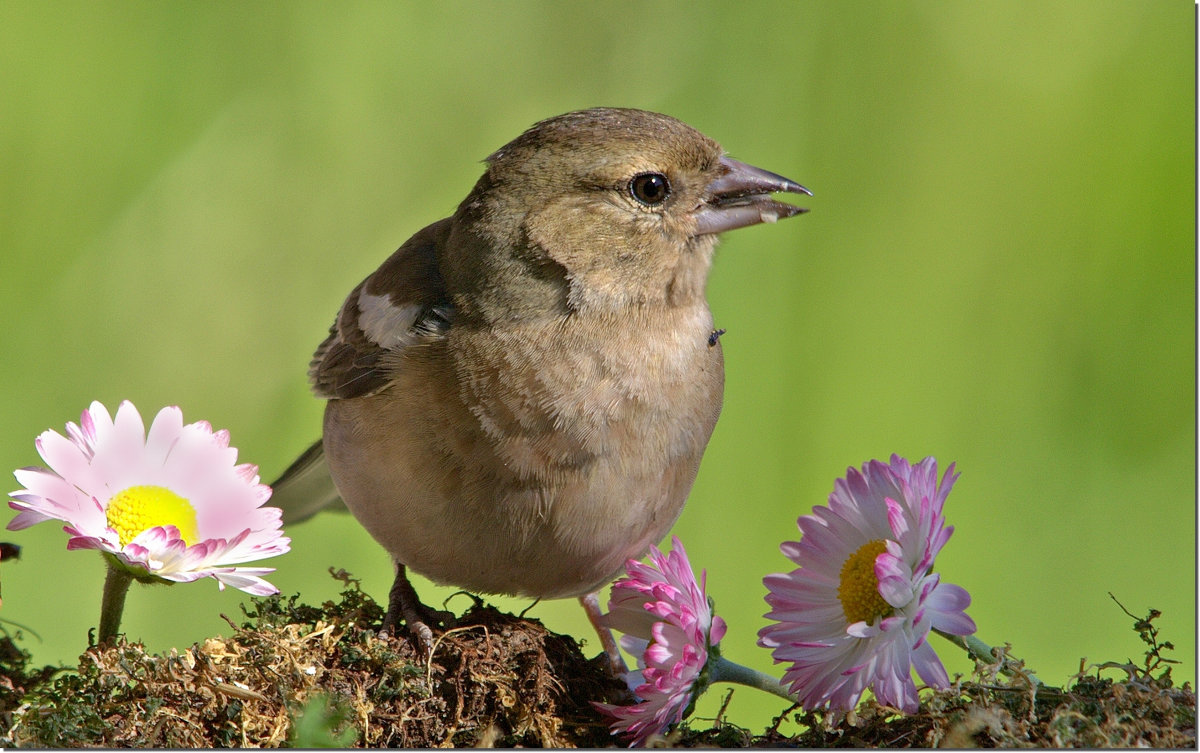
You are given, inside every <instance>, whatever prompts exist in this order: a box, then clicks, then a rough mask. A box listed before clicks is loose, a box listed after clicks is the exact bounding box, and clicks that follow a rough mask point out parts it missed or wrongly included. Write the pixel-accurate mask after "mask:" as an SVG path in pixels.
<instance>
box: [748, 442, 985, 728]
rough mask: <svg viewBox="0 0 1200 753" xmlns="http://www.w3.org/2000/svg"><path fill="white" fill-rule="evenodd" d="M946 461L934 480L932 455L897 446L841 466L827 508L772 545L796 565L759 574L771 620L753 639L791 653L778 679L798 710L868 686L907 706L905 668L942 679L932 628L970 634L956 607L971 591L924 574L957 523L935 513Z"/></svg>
mask: <svg viewBox="0 0 1200 753" xmlns="http://www.w3.org/2000/svg"><path fill="white" fill-rule="evenodd" d="M953 471H954V465H953V464H951V465H950V467H949V468H947V469H946V472H945V475H944V476H943V477H942V481H941V483H940V484H939V483H938V478H937V461H936V460H934V459H933V458H925V459H924V460H922V461H921V462H920V463H918V464H917V465H916V466H911V465H909V463H908V461H907V460H905V459H903V458H901V457H899V456H897V455H892V458H891V463H890V464H889V465H885V464H884V463H881V462H879V461H878V460H872V461H871V462H869V463H867V464H866V465H864V466H863V469H862V472H861V473H860V472H858V471H857V470H855V469H853V468H850V469H847V474H846V478H845V479H838V481H837V483H836V484H835V485H834V491H833V494H831V495H830V496H829V506H828V507H824V506H817V507H816V508H814V509H813V512H812V514H811V515H803V516H801V517H800V519H799V520H798V523H799V526H800V531H801V533H802V534H803V535H802V536H801V539H800V541H799V542H786V543H784V544H783V545H782V546H781V547H780V548H781V549H782V551H783V553H784V555H786V556H787V557H788V558H789V559H791V560H792V561H793V562H795V563H796V564H797V565H799V568H798V569H796V570H793V571H791V572H790V573H776V574H772V575H768V576H766V577H765V578H764V579H763V582H764V584H765V585H766V586H767V589H768V591H769V593H768V594H767V597H766V599H767V603H768V604H769V605H770V606H771V611H770V612H769V613H768V614H767V615H766V616H767V617H768V618H769V619H773V620H776V621H777V623H776V624H772V625H769V626H767V627H765V628H763V629H762V630H760V631H759V641H758V642H759V645H761V646H763V647H766V648H770V649H772V655H773V656H774V658H775V661H776V662H787V663H789V665H790V666H789V667H788V668H787V670H786V672H785V673H784V676H783V680H784V684H786V685H789V686H790V688H791V691H792V693H793V694H795V696H796V697H797V699H798V700H799V701H800V702H801V703H802V704H803V705H804V706H805V707H806V708H809V709H814V708H818V707H821V706H824V705H828V706H829V707H830V708H831V709H833V710H836V711H849V710H851V709H853V708H854V706H855V705H856V704H857V703H858V701H859V699H860V698H861V697H862V694H863V691H864V690H866V688H868V687H870V688H871V689H872V690H873V691H874V693H875V697H876V699H878V700H879V702H880V703H884V704H887V705H889V706H893V707H895V708H898V709H901V710H903V711H905V712H908V713H912V712H915V711H916V710H917V708H918V700H917V690H916V685H915V684H914V682H913V679H912V669H913V668H915V669H916V670H917V674H918V675H919V676H920V677H921V679H922V680H923V681H924V682H925V683H926V684H928V685H930V686H933V687H939V688H944V687H947V686H948V685H949V682H950V680H949V678H948V677H947V675H946V670H945V667H943V666H942V662H941V660H940V659H938V656H937V654H936V653H935V652H934V650H933V648H932V647H931V646H930V645H929V643H928V642H927V640H926V638H927V637H928V635H929V631H930V629H937V630H940V631H942V632H945V633H949V634H952V635H968V634H970V633H973V632H975V623H974V621H972V620H971V618H970V617H968V616H967V615H966V614H965V613H964V611H963V610H965V609H966V608H967V606H968V605H970V603H971V597H970V595H969V594H968V593H967V592H966V590H965V589H963V588H961V587H959V586H955V585H951V584H949V583H943V582H941V577H940V576H939V575H938V574H936V573H934V572H933V562H934V558H935V557H937V554H938V552H940V551H941V549H942V547H943V546H944V545H945V544H946V541H947V540H948V539H949V538H950V534H951V533H952V532H953V531H954V529H953V527H950V526H946V525H945V518H944V517H943V516H942V506H943V505H944V504H945V501H946V496H947V495H948V494H949V493H950V489H951V488H952V487H953V486H954V481H955V480H956V479H957V478H958V476H957V474H955V473H954V472H953Z"/></svg>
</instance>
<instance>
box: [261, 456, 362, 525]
mask: <svg viewBox="0 0 1200 753" xmlns="http://www.w3.org/2000/svg"><path fill="white" fill-rule="evenodd" d="M271 505H272V506H273V507H278V508H279V509H280V510H283V518H282V520H283V524H284V525H290V524H292V523H299V522H300V521H302V520H308V519H309V518H311V517H312V516H314V515H316V514H317V513H319V512H321V511H322V510H333V511H335V512H349V511H348V510H347V509H346V505H345V503H344V502H342V498H341V495H340V494H338V490H337V487H336V486H334V483H333V476H330V475H329V466H328V465H327V464H326V463H325V448H324V447H323V446H322V444H321V440H319V439H318V440H317V441H316V442H315V443H314V444H313V445H312V446H311V447H309V448H308V449H307V450H305V451H304V454H303V455H301V456H300V457H299V458H297V459H296V462H294V463H292V464H291V465H290V466H289V467H288V469H287V470H286V471H284V472H283V475H281V476H280V477H279V478H277V479H275V481H273V482H271Z"/></svg>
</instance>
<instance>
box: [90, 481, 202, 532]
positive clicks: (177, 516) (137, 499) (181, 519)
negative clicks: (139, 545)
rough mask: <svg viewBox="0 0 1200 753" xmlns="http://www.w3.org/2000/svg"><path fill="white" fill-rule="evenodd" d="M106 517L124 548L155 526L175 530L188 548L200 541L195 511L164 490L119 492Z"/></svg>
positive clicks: (136, 488)
mask: <svg viewBox="0 0 1200 753" xmlns="http://www.w3.org/2000/svg"><path fill="white" fill-rule="evenodd" d="M105 516H106V517H107V519H108V525H109V527H110V528H112V529H113V530H115V531H116V532H117V535H118V536H119V537H120V540H121V546H125V545H126V544H128V543H129V542H131V541H133V540H134V539H136V538H137V537H138V535H139V534H141V533H142V531H145V530H146V529H147V528H154V527H155V526H168V525H170V526H175V527H176V528H178V529H179V536H180V538H182V539H183V543H185V544H188V545H189V546H190V545H191V544H192V542H194V541H196V539H197V538H198V537H197V535H196V510H195V509H194V508H193V507H192V505H191V504H190V503H189V502H188V501H187V500H186V499H184V498H183V497H181V496H179V495H178V494H176V493H175V492H173V491H171V490H170V489H166V488H164V487H161V486H131V487H129V488H128V489H126V490H125V491H122V492H117V493H116V494H115V495H113V498H112V499H110V500H108V509H107V510H106V511H105Z"/></svg>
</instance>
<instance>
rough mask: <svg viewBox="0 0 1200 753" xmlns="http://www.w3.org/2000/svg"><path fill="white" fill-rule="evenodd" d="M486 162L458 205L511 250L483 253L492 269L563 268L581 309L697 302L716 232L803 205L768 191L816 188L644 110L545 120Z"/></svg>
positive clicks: (561, 277)
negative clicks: (730, 154)
mask: <svg viewBox="0 0 1200 753" xmlns="http://www.w3.org/2000/svg"><path fill="white" fill-rule="evenodd" d="M487 164H488V170H487V172H486V173H485V174H484V176H483V177H482V178H480V180H479V183H478V184H477V185H476V187H475V190H474V191H472V193H471V195H470V196H469V197H468V198H467V200H466V201H464V202H463V204H462V206H461V207H460V209H459V213H460V215H467V216H470V217H471V219H472V222H471V223H469V224H470V225H471V226H473V227H475V228H477V229H478V230H479V231H480V232H482V233H483V234H485V236H486V237H487V238H488V244H487V245H488V246H489V248H491V249H493V250H495V249H508V251H501V252H500V254H501V255H500V256H498V257H496V258H491V259H480V260H479V261H480V262H481V263H482V264H483V265H484V267H485V268H486V270H487V273H489V274H501V275H505V276H509V275H513V274H532V275H533V276H534V277H535V278H537V279H539V280H548V281H553V280H554V279H555V278H557V279H558V281H559V283H558V284H559V288H560V290H559V299H560V301H562V304H563V305H565V306H566V307H568V308H570V309H575V310H582V309H593V310H621V309H625V308H628V307H630V306H655V305H684V304H687V303H690V302H694V301H695V300H696V299H697V298H702V297H703V295H704V286H705V282H706V280H707V276H708V270H709V267H710V266H711V262H712V251H713V247H714V245H715V242H716V235H717V234H718V233H721V232H723V231H725V230H733V229H736V228H740V227H746V226H748V225H753V224H757V223H760V222H774V221H775V220H777V219H781V218H786V217H792V216H795V215H797V214H800V213H802V212H804V211H806V210H804V209H802V208H800V207H797V206H795V205H792V204H786V203H783V202H780V201H776V200H775V199H773V198H772V197H771V194H772V193H776V192H789V193H809V192H808V190H807V189H806V188H804V187H803V186H801V185H799V184H798V183H795V182H794V181H791V180H788V179H787V178H784V177H782V176H779V175H776V174H774V173H770V172H767V171H766V170H761V169H759V168H756V167H752V166H750V165H747V164H745V163H743V162H739V161H737V160H734V159H731V158H729V157H726V156H725V155H724V153H723V151H722V149H721V146H720V145H719V144H717V142H715V141H713V140H712V139H710V138H708V137H707V136H705V135H704V134H702V133H700V132H699V131H697V130H695V129H694V128H692V127H690V126H688V125H687V124H685V123H682V122H680V121H679V120H676V119H675V118H671V117H668V116H666V115H660V114H658V113H653V112H647V111H644V110H631V109H616V108H596V109H591V110H581V111H578V112H571V113H567V114H565V115H560V116H558V117H555V118H550V119H548V120H544V121H542V122H540V123H537V124H536V125H534V126H533V127H531V128H530V129H529V130H527V131H526V132H525V133H523V134H521V135H520V136H519V137H517V138H516V139H514V140H513V141H512V142H510V143H509V144H507V145H505V146H504V147H502V148H501V149H499V150H498V151H496V152H495V153H494V154H492V155H491V156H490V157H489V158H488V160H487ZM462 262H463V263H469V262H468V260H466V259H463V260H462ZM506 287H508V286H506ZM543 287H544V286H543Z"/></svg>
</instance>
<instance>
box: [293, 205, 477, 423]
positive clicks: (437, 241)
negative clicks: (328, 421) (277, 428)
mask: <svg viewBox="0 0 1200 753" xmlns="http://www.w3.org/2000/svg"><path fill="white" fill-rule="evenodd" d="M450 223H451V220H450V219H449V218H447V219H445V220H442V221H441V222H435V223H434V224H432V225H430V226H429V227H427V228H425V229H424V230H422V231H421V232H419V233H417V234H416V235H414V236H413V237H412V238H409V239H408V241H407V242H406V243H405V244H404V245H403V246H401V247H400V248H399V249H397V251H396V253H394V254H392V255H391V256H390V257H389V258H388V260H387V261H385V262H384V263H383V264H382V265H380V267H379V269H377V270H375V272H373V273H372V274H371V275H370V276H369V277H367V279H365V280H363V281H362V282H361V283H360V284H359V285H358V287H356V288H355V289H354V290H353V291H351V292H350V295H349V296H347V297H346V302H345V303H343V304H342V309H341V311H339V312H338V315H337V319H336V320H335V321H334V323H333V326H332V327H330V328H329V336H328V337H327V338H325V342H323V343H321V345H320V347H318V348H317V352H316V353H315V354H314V355H313V359H312V363H311V364H310V365H309V369H308V376H309V379H310V380H311V382H312V388H313V392H315V393H316V394H317V396H318V397H323V398H328V399H331V400H332V399H346V398H353V397H365V396H367V395H372V394H374V393H376V392H378V391H379V390H381V389H383V388H384V387H386V386H387V385H388V384H390V383H391V381H392V369H393V368H394V367H395V364H396V362H397V359H396V355H397V354H398V353H400V352H401V351H403V350H404V349H405V348H407V347H409V346H411V345H417V344H420V343H424V342H429V341H431V340H435V339H437V338H440V337H442V336H444V335H445V333H446V330H447V329H448V328H449V327H450V322H451V320H452V319H453V316H454V309H453V307H452V306H451V304H450V301H449V297H448V296H447V294H446V287H445V284H444V283H443V281H442V276H441V273H440V272H439V271H438V249H439V247H440V246H441V245H442V244H443V243H445V240H446V236H447V235H448V234H449V231H450Z"/></svg>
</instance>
